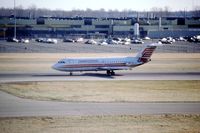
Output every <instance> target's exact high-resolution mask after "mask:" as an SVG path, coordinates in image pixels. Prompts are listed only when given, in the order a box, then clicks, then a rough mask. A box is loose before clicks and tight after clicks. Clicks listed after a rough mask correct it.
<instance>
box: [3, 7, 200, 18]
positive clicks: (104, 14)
mask: <svg viewBox="0 0 200 133" xmlns="http://www.w3.org/2000/svg"><path fill="white" fill-rule="evenodd" d="M15 12H16V17H23V18H38V17H57V18H66V17H95V18H127V17H140V18H141V17H143V18H158V17H200V6H196V7H194V9H193V10H192V11H186V10H184V9H183V10H182V11H175V12H172V11H170V8H169V7H164V8H158V7H154V8H152V9H151V11H140V12H138V11H133V10H123V11H118V10H108V11H106V10H105V9H103V8H102V9H99V10H92V9H89V8H88V9H86V10H79V9H74V10H71V11H64V10H59V9H57V10H50V9H44V8H37V7H36V6H34V5H32V6H31V7H29V8H28V9H24V8H23V7H22V6H17V7H16V10H15ZM0 16H1V17H10V16H14V9H11V8H3V7H1V8H0Z"/></svg>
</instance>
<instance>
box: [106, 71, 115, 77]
mask: <svg viewBox="0 0 200 133" xmlns="http://www.w3.org/2000/svg"><path fill="white" fill-rule="evenodd" d="M107 75H108V76H111V75H115V72H114V71H110V70H107Z"/></svg>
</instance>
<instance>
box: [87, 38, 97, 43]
mask: <svg viewBox="0 0 200 133" xmlns="http://www.w3.org/2000/svg"><path fill="white" fill-rule="evenodd" d="M85 44H97V42H96V41H95V40H93V39H90V40H87V41H86V42H85Z"/></svg>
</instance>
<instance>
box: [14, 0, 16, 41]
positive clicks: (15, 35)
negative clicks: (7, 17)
mask: <svg viewBox="0 0 200 133" xmlns="http://www.w3.org/2000/svg"><path fill="white" fill-rule="evenodd" d="M14 19H15V20H14V21H15V22H14V23H15V26H14V38H16V9H15V0H14Z"/></svg>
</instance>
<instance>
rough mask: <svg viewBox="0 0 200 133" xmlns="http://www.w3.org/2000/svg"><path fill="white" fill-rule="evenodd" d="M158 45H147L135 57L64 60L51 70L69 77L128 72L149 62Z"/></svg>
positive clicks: (111, 74)
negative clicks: (82, 74) (79, 73)
mask: <svg viewBox="0 0 200 133" xmlns="http://www.w3.org/2000/svg"><path fill="white" fill-rule="evenodd" d="M158 45H159V44H158V43H152V44H147V45H146V46H145V48H144V49H143V50H141V51H140V52H138V54H137V55H136V56H135V57H131V56H130V57H115V58H65V59H61V60H59V61H58V62H57V63H56V64H54V65H53V66H52V68H53V69H55V70H59V71H65V72H69V73H70V76H71V75H73V74H72V73H73V72H77V71H80V72H82V71H106V73H107V75H109V76H113V75H115V72H114V71H115V70H130V69H131V68H133V67H137V66H140V65H143V64H145V63H148V62H149V61H151V55H152V54H153V52H154V51H155V49H156V47H157V46H158Z"/></svg>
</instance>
